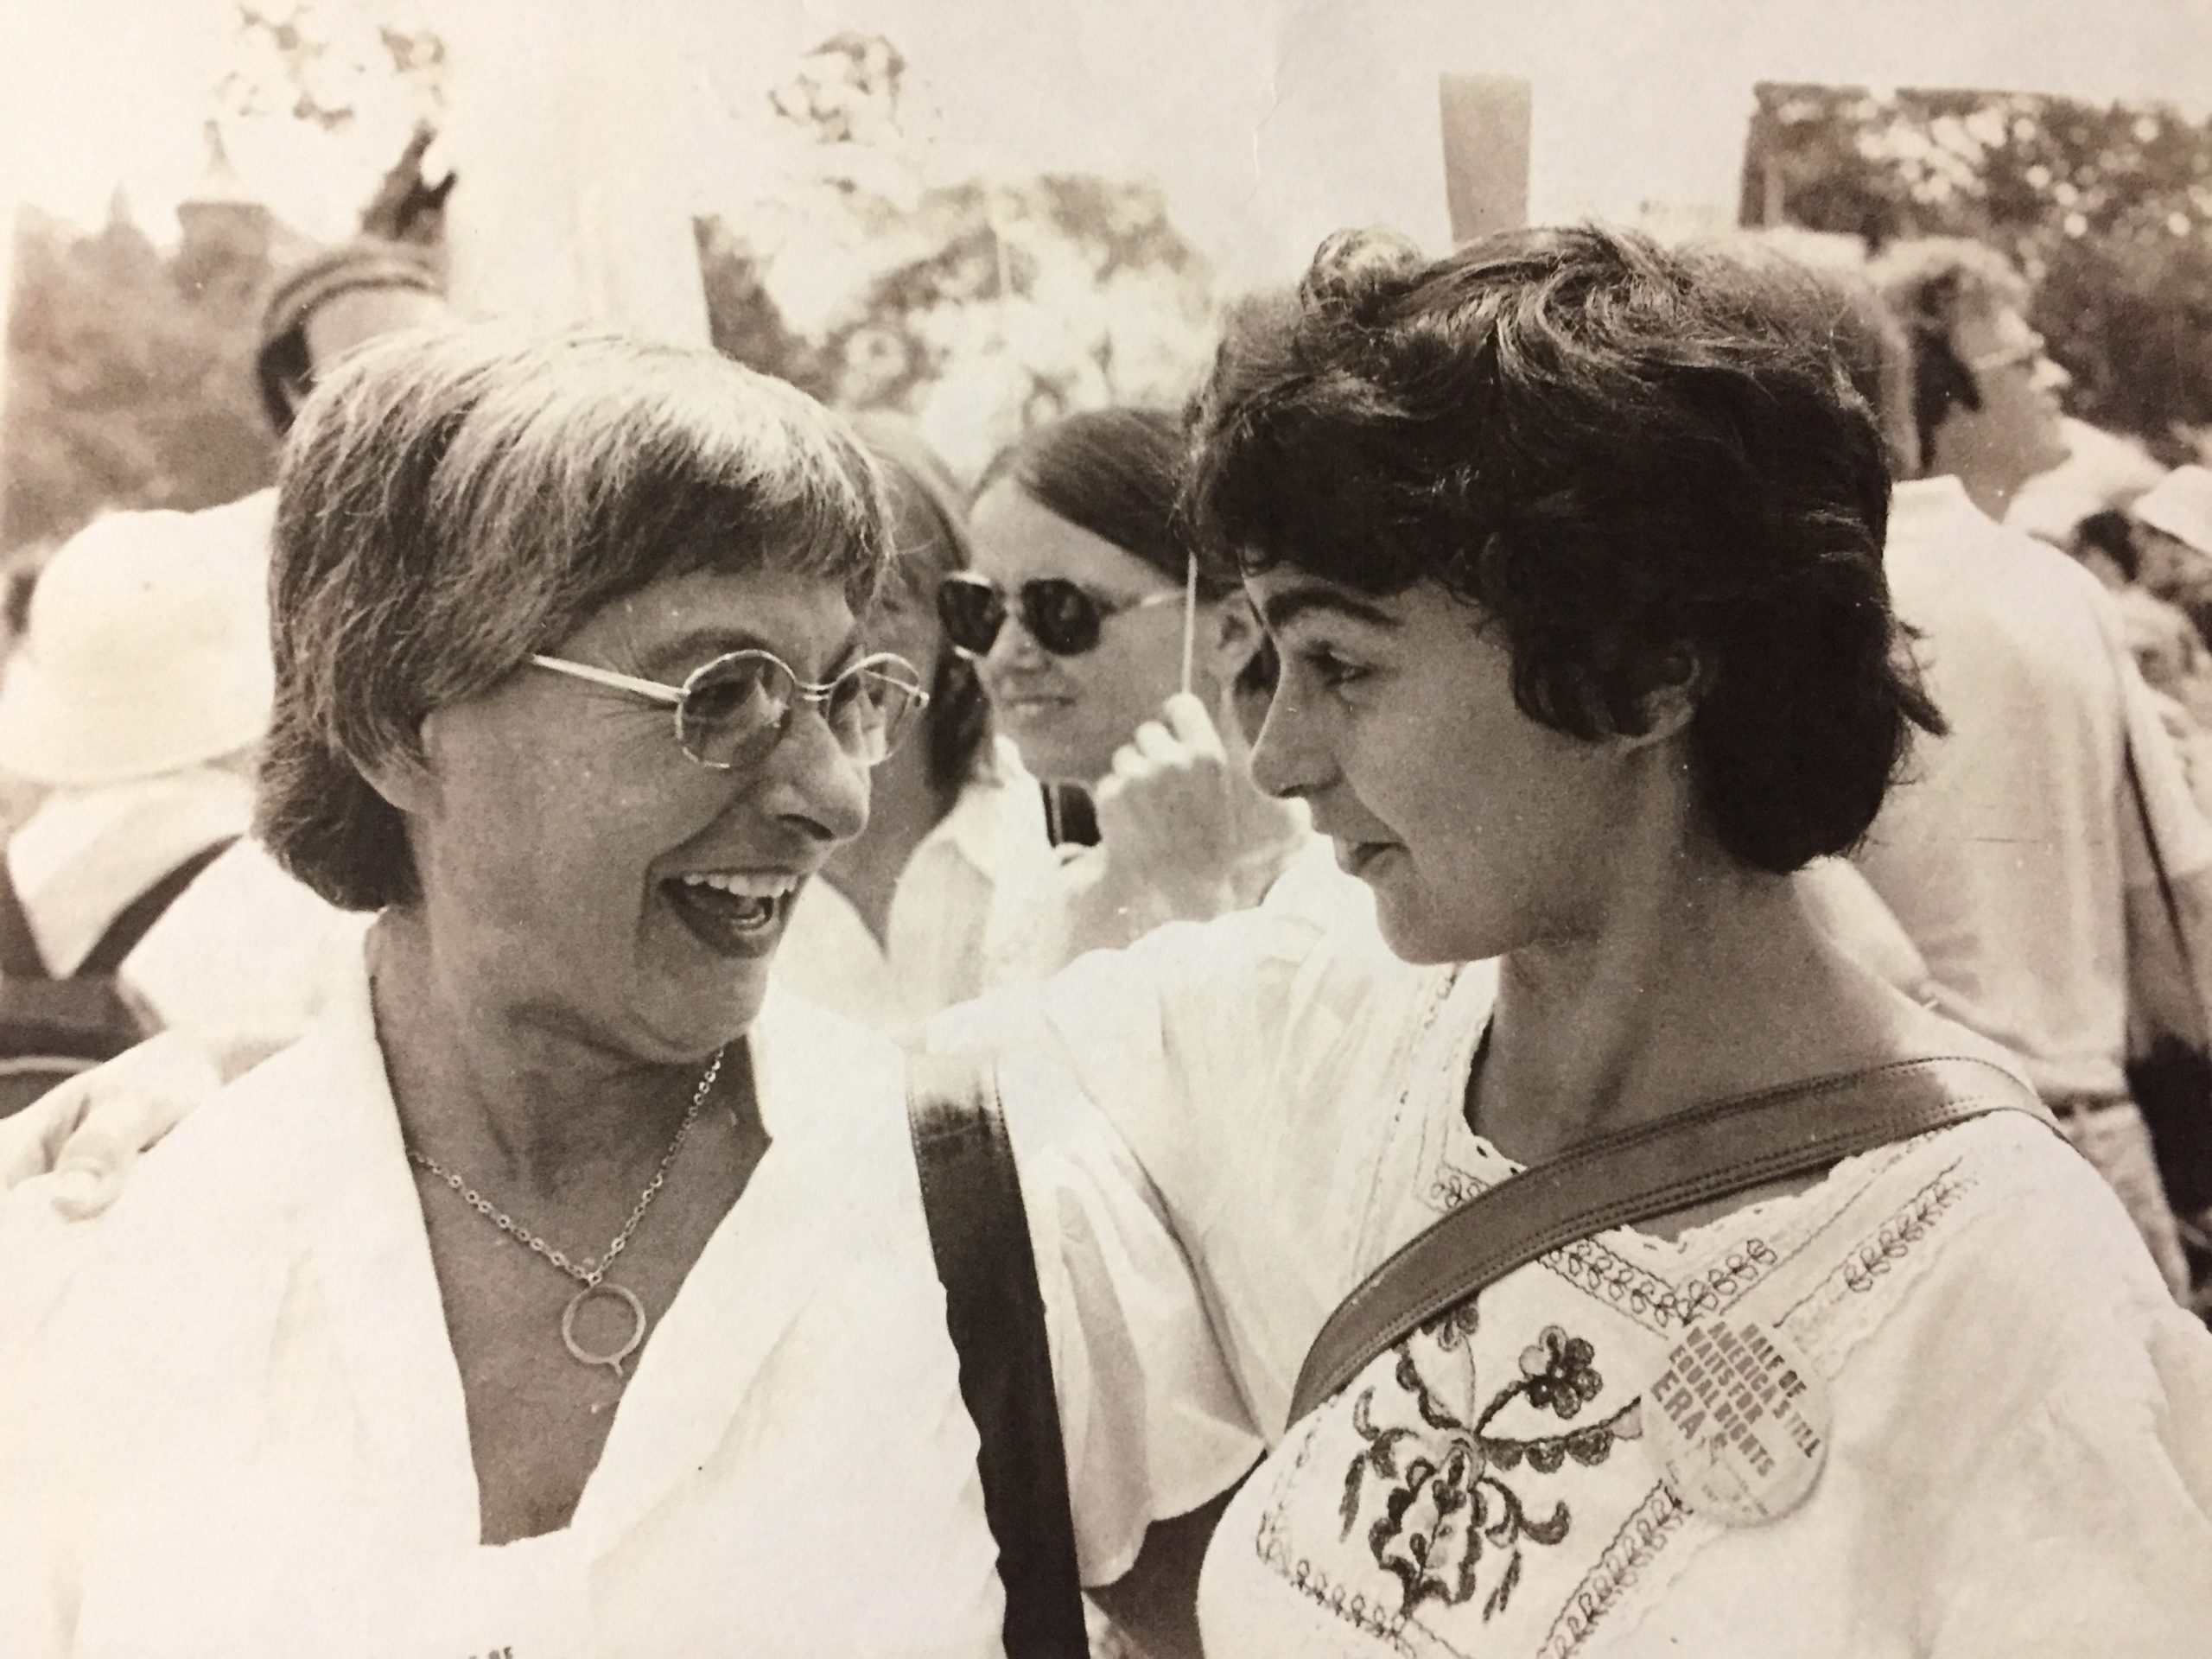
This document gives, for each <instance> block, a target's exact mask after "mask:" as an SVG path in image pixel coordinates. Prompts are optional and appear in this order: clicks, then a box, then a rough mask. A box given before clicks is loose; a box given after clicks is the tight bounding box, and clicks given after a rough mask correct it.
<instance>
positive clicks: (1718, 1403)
mask: <svg viewBox="0 0 2212 1659" xmlns="http://www.w3.org/2000/svg"><path fill="white" fill-rule="evenodd" d="M1642 1415H1643V1432H1644V1433H1645V1434H1646V1435H1648V1436H1649V1437H1650V1440H1651V1444H1652V1447H1653V1450H1654V1451H1655V1452H1657V1454H1658V1457H1659V1461H1660V1464H1661V1465H1662V1467H1663V1468H1664V1469H1665V1471H1666V1475H1667V1484H1668V1485H1669V1487H1671V1488H1672V1489H1673V1491H1674V1493H1675V1497H1678V1498H1680V1499H1681V1501H1682V1503H1683V1506H1684V1507H1685V1508H1687V1509H1688V1510H1690V1511H1691V1512H1692V1513H1693V1514H1695V1515H1701V1516H1706V1517H1707V1518H1708V1519H1710V1520H1713V1521H1717V1522H1719V1523H1720V1524H1721V1525H1723V1526H1728V1527H1756V1526H1759V1525H1762V1524H1764V1522H1769V1521H1772V1520H1776V1519H1777V1518H1778V1517H1780V1516H1785V1515H1787V1514H1789V1512H1790V1511H1791V1510H1794V1509H1796V1507H1797V1506H1798V1505H1799V1504H1800V1503H1803V1502H1804V1501H1805V1499H1806V1498H1807V1497H1808V1496H1809V1495H1810V1494H1811V1492H1812V1490H1813V1487H1814V1485H1815V1484H1816V1483H1817V1482H1818V1481H1819V1479H1820V1478H1821V1465H1823V1464H1824V1463H1825V1462H1826V1461H1827V1450H1828V1433H1829V1425H1830V1423H1831V1421H1833V1413H1832V1411H1831V1409H1830V1405H1829V1400H1828V1391H1827V1379H1826V1378H1825V1377H1823V1376H1821V1375H1820V1373H1819V1372H1818V1371H1816V1370H1815V1369H1814V1368H1813V1366H1812V1364H1811V1363H1810V1362H1809V1361H1808V1360H1807V1359H1806V1358H1805V1357H1804V1355H1803V1354H1802V1352H1800V1351H1798V1349H1797V1347H1796V1344H1794V1343H1793V1342H1791V1341H1790V1340H1789V1338H1787V1337H1784V1336H1783V1334H1782V1333H1781V1332H1778V1331H1772V1330H1770V1329H1768V1328H1767V1327H1766V1326H1765V1325H1762V1324H1761V1323H1760V1322H1759V1321H1758V1320H1757V1319H1751V1318H1742V1319H1726V1318H1722V1319H1707V1320H1700V1322H1699V1323H1697V1324H1695V1325H1691V1326H1690V1327H1689V1329H1688V1330H1687V1331H1686V1332H1683V1333H1682V1337H1681V1340H1680V1341H1679V1342H1677V1343H1676V1344H1675V1346H1674V1348H1673V1349H1672V1350H1671V1351H1669V1353H1668V1356H1667V1368H1666V1370H1663V1371H1662V1372H1661V1373H1660V1376H1659V1379H1658V1381H1656V1383H1653V1384H1652V1385H1651V1388H1650V1391H1649V1393H1648V1394H1647V1395H1645V1396H1644V1409H1643V1414H1642Z"/></svg>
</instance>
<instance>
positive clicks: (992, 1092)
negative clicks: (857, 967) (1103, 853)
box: [906, 1053, 1090, 1659]
mask: <svg viewBox="0 0 2212 1659" xmlns="http://www.w3.org/2000/svg"><path fill="white" fill-rule="evenodd" d="M906 1114H907V1122H908V1125H909V1127H910V1128H912V1132H913V1137H914V1164H915V1167H916V1169H917V1170H918V1172H919V1173H920V1175H921V1185H922V1211H923V1213H924V1215H925V1217H926V1218H927V1220H928V1222H929V1230H930V1249H931V1252H932V1253H933V1254H934V1255H935V1256H936V1258H937V1273H938V1279H939V1280H940V1281H943V1283H944V1322H945V1325H946V1327H947V1329H948V1330H950V1332H951V1334H952V1345H953V1348H954V1350H955V1351H957V1353H958V1355H959V1357H960V1397H961V1398H962V1399H963V1400H964V1401H965V1402H967V1405H968V1414H969V1416H970V1417H971V1418H973V1419H974V1420H975V1424H976V1436H977V1438H978V1440H979V1442H980V1445H979V1446H978V1449H977V1452H976V1468H977V1471H978V1472H979V1473H980V1474H981V1475H982V1485H983V1513H984V1515H985V1516H986V1517H987V1518H988V1521H989V1522H990V1527H991V1536H992V1537H993V1538H995V1539H996V1540H997V1541H998V1547H999V1577H1000V1580H1001V1581H1002V1582H1003V1583H1004V1585H1005V1586H1006V1630H1005V1634H1006V1651H1007V1659H1084V1656H1086V1655H1087V1654H1088V1652H1089V1650H1090V1639H1089V1637H1088V1636H1087V1635H1086V1633H1085V1631H1084V1618H1083V1587H1082V1581H1081V1580H1080V1578H1079V1577H1078V1575H1077V1567H1076V1553H1075V1521H1074V1517H1073V1516H1072V1514H1071V1510H1070V1509H1069V1503H1068V1478H1067V1462H1066V1455H1065V1452H1063V1451H1062V1449H1061V1440H1060V1412H1059V1406H1058V1402H1057V1401H1056V1399H1055V1396H1054V1395H1053V1392H1052V1348H1051V1344H1050V1342H1049V1340H1048V1339H1047V1337H1046V1330H1045V1300H1044V1297H1043V1295H1042V1294H1041V1293H1040V1292H1039V1289H1038V1287H1037V1262H1036V1257H1035V1256H1034V1255H1033V1253H1032V1250H1031V1245H1030V1239H1029V1219H1028V1216H1027V1212H1026V1211H1024V1210H1023V1208H1022V1203H1021V1185H1020V1180H1019V1179H1018V1177H1017V1175H1016V1173H1015V1169H1014V1147H1013V1145H1012V1143H1011V1142H1010V1141H1008V1140H1007V1130H1006V1119H1005V1116H1004V1115H1003V1113H1002V1112H1001V1109H1000V1107H999V1098H998V1082H997V1077H996V1073H995V1070H994V1067H993V1065H992V1062H991V1060H990V1059H989V1058H988V1057H987V1056H984V1055H979V1054H972V1053H955V1054H916V1055H912V1056H910V1057H909V1058H908V1060H907V1063H906Z"/></svg>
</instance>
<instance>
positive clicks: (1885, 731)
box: [1184, 226, 1942, 872]
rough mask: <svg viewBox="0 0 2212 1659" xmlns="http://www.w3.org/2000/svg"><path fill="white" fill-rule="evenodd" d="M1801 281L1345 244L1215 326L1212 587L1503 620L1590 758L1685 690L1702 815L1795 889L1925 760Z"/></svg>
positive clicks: (1199, 455) (1840, 406) (1190, 479)
mask: <svg viewBox="0 0 2212 1659" xmlns="http://www.w3.org/2000/svg"><path fill="white" fill-rule="evenodd" d="M1788 282H1789V277H1788V276H1787V275H1786V274H1785V273H1784V272H1783V271H1781V270H1761V269H1758V268H1757V267H1754V266H1751V265H1747V264H1744V263H1743V262H1739V261H1734V260H1730V259H1726V258H1722V257H1717V256H1707V255H1700V254H1697V253H1694V252H1669V251H1664V250H1662V249H1661V248H1660V247H1659V246H1658V245H1656V244H1655V243H1653V242H1651V241H1650V240H1649V239H1647V238H1643V237H1641V236H1637V235H1634V234H1630V233H1626V232H1616V231H1611V230H1605V229H1600V228H1597V227H1594V226H1581V227H1574V228H1566V229H1544V230H1531V231H1516V232H1509V233H1505V234H1503V235H1497V236H1492V237H1489V238H1483V239H1480V240H1478V241H1476V242H1473V243H1471V244H1469V245H1466V246H1465V247H1464V248H1462V249H1460V250H1459V251H1457V252H1454V253H1452V254H1451V255H1449V256H1447V257H1444V258H1441V259H1437V260H1433V261H1430V260H1425V259H1423V258H1422V257H1421V256H1420V255H1419V254H1418V252H1417V251H1414V249H1412V248H1411V247H1410V245H1407V244H1405V243H1403V242H1402V241H1399V240H1396V239H1395V238H1385V237H1379V236H1376V235H1375V234H1373V233H1369V232H1344V233H1342V234H1340V235H1338V236H1336V237H1333V238H1331V239H1330V240H1329V241H1327V242H1325V243H1324V244H1323V245H1322V247H1321V250H1320V251H1319V253H1318V254H1317V255H1316V256H1315V258H1314V261H1313V267H1312V269H1311V270H1309V271H1308V272H1307V273H1306V277H1305V279H1304V281H1303V283H1301V284H1300V287H1299V289H1297V291H1296V292H1295V294H1294V295H1290V296H1276V297H1274V298H1272V299H1268V300H1262V301H1258V302H1249V303H1248V304H1246V305H1245V306H1244V307H1243V308H1241V309H1240V310H1238V311H1237V312H1236V313H1235V314H1233V315H1232V316H1231V319H1230V323H1229V326H1228V328H1227V330H1226V332H1225V334H1224V339H1223V341H1222V344H1221V346H1220V347H1219V348H1218V351H1217V354H1216V358H1215V361H1214V365H1213V369H1212V372H1211V377H1210V378H1209V380H1208V382H1207V384H1206V385H1205V388H1204V390H1203V391H1201V392H1200V393H1199V394H1198V397H1197V398H1196V399H1195V400H1194V403H1193V404H1192V459H1191V466H1190V469H1189V473H1188V475H1187V481H1186V484H1185V496H1184V505H1185V513H1186V516H1187V518H1188V520H1189V522H1190V523H1191V524H1192V527H1193V531H1194V533H1195V534H1196V536H1197V537H1198V540H1199V542H1200V543H1201V544H1202V546H1204V547H1205V549H1206V550H1207V552H1208V555H1209V556H1210V557H1213V558H1216V559H1230V560H1234V561H1235V562H1236V563H1237V564H1238V565H1239V566H1241V568H1242V569H1243V570H1245V571H1246V572H1248V573H1249V572H1253V571H1258V570H1262V569H1268V568H1270V567H1272V566H1274V565H1277V564H1288V565H1291V566H1294V567H1295V568H1297V569H1300V570H1303V571H1307V572H1310V573H1312V574H1313V575H1317V576H1319V577H1321V578H1323V579H1324V580H1327V581H1331V582H1338V583H1341V584H1343V585H1344V586H1346V587H1348V588H1353V589H1355V590H1356V591H1359V592H1363V593H1366V594H1376V595H1383V594H1396V593H1401V592H1403V591H1405V590H1406V589H1408V588H1412V587H1414V586H1415V585H1416V584H1418V583H1421V582H1436V583H1437V584H1439V585H1440V587H1442V588H1444V589H1446V591H1447V592H1448V593H1450V594H1452V595H1454V596H1455V597H1457V598H1459V599H1460V600H1461V601H1465V602H1466V603H1468V604H1470V605H1471V606H1473V607H1477V608H1478V610H1479V611H1481V612H1482V613H1485V614H1486V615H1487V616H1488V617H1490V618H1491V619H1494V620H1496V622H1497V624H1498V625H1499V626H1501V627H1502V629H1503V637H1504V638H1505V639H1506V641H1507V643H1508V645H1509V646H1510V650H1511V652H1512V655H1513V687H1514V696H1515V700H1516V702H1517V703H1518V704H1519V705H1520V707H1521V709H1522V710H1523V711H1524V712H1525V713H1526V714H1528V715H1529V716H1530V717H1531V718H1532V719H1535V720H1537V721H1541V722H1543V723H1544V724H1546V725H1548V726H1550V727H1552V728H1554V729H1556V730H1558V731H1560V732H1564V733H1567V734H1571V735H1573V736H1576V737H1580V738H1582V739H1585V740H1588V741H1595V740H1596V739H1598V738H1599V737H1600V736H1602V735H1605V734H1618V733H1627V732H1635V731H1639V730H1642V729H1644V728H1645V721H1646V720H1647V715H1646V714H1645V709H1646V708H1647V706H1648V700H1649V694H1650V693H1651V691H1652V690H1654V689H1656V687H1657V686H1659V685H1661V684H1663V683H1669V682H1670V681H1674V680H1676V679H1678V678H1679V677H1680V672H1681V668H1682V666H1683V664H1685V663H1688V664H1692V665H1693V666H1694V672H1695V677H1694V682H1693V695H1694V699H1695V710H1694V714H1693V716H1692V718H1691V721H1690V725H1689V728H1688V748H1689V755H1690V763H1691V769H1692V773H1693V779H1694V789H1695V791H1696V796H1697V799H1698V802H1699V804H1700V809H1701V810H1702V812H1703V813H1704V815H1705V817H1706V819H1707V822H1708V823H1709V824H1710V825H1711V827H1712V829H1713V831H1714V833H1715V834H1716V835H1717V836H1718V838H1719V842H1720V843H1721V845H1722V846H1723V847H1724V848H1725V849H1726V850H1727V851H1728V853H1729V854H1730V855H1732V856H1733V857H1734V858H1735V859H1737V860H1738V861H1739V862H1741V863H1743V864H1745V865H1747V866H1750V867H1751V868H1758V869H1763V870H1769V871H1775V872H1787V871H1789V870H1794V869H1796V868H1799V867H1800V866H1802V865H1803V864H1804V863H1806V862H1807V861H1809V860H1811V859H1813V858H1815V857H1819V856H1821V855H1825V854H1830V853H1838V852H1842V851H1845V850H1847V849H1849V848H1851V847H1852V846H1853V845H1854V844H1855V843H1856V842H1858V841H1859V838H1860V837H1861V836H1863V835H1865V833H1866V829H1867V826H1868V825H1869V824H1871V823H1872V822H1873V819H1874V816H1875V814H1876V812H1877V811H1878V810H1879V809H1880V806H1881V804H1882V798H1883V796H1884V794H1885V792H1886V791H1887V789H1888V787H1889V785H1890V782H1891V779H1892V777H1893V776H1894V775H1895V774H1896V772H1897V768H1898V766H1899V765H1900V763H1901V761H1902V760H1903V757H1904V753H1905V752H1906V750H1907V747H1908V745H1909V743H1910V737H1911V728H1913V727H1916V726H1917V727H1920V728H1923V729H1926V730H1929V731H1940V730H1941V729H1942V716H1941V715H1939V714H1938V713H1937V711H1936V708H1935V706H1934V705H1933V704H1932V703H1931V702H1929V700H1928V698H1927V696H1925V694H1924V693H1923V691H1922V690H1920V688H1919V685H1918V683H1917V681H1916V677H1915V676H1914V672H1913V670H1912V668H1911V665H1910V658H1909V657H1908V656H1907V654H1906V653H1905V652H1904V650H1903V648H1902V645H1901V641H1900V637H1899V632H1898V628H1897V623H1896V620H1895V619H1894V616H1893V614H1892V613H1891V608H1890V600H1889V588H1888V584H1887V582H1886V581H1885V577H1884V575H1883V569H1882V543H1883V537H1884V535H1885V529H1886V524H1887V518H1888V510H1889V490H1890V482H1889V475H1888V473H1887V470H1886V467H1885V459H1884V451H1883V443H1882V437H1881V434H1880V432H1879V430H1878V428H1877V426H1876V423H1875V420H1874V418H1873V416H1872V412H1871V411H1870V410H1869V409H1868V408H1867V406H1866V402H1865V401H1864V399H1863V398H1861V397H1859V395H1858V394H1857V393H1856V392H1855V391H1853V388H1852V386H1851V384H1850V382H1849V379H1848V378H1847V375H1846V373H1845V371H1844V369H1843V367H1842V366H1841V365H1840V363H1839V361H1838V360H1837V358H1836V356H1835V354H1834V351H1833V350H1832V349H1831V347H1830V346H1829V345H1828V343H1827V340H1825V339H1823V338H1814V339H1808V338H1806V337H1805V334H1804V331H1803V330H1802V328H1801V327H1798V326H1797V323H1798V320H1799V319H1800V318H1801V317H1802V314H1803V313H1802V302H1801V300H1800V299H1799V298H1797V297H1794V296H1790V295H1789V294H1785V293H1784V292H1783V289H1782V287H1779V286H1777V285H1779V284H1786V283H1788Z"/></svg>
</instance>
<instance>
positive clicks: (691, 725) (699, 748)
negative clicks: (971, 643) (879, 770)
mask: <svg viewBox="0 0 2212 1659" xmlns="http://www.w3.org/2000/svg"><path fill="white" fill-rule="evenodd" d="M530 664H531V667H533V668H543V669H550V670H551V671H553V672H554V673H556V674H566V675H568V676H569V677H571V678H573V679H579V680H588V681H589V682H591V683H593V684H594V685H604V686H609V687H612V688H613V690H617V691H627V692H629V693H630V694H631V695H632V696H639V697H644V698H645V699H647V700H648V701H650V702H661V703H667V704H669V705H670V706H671V707H672V708H673V709H675V711H676V741H677V742H678V743H679V744H681V745H682V746H683V753H686V754H688V755H690V757H691V759H692V760H696V761H697V762H698V763H699V764H700V765H701V766H711V767H713V768H714V769H715V771H717V772H726V771H728V770H730V769H731V768H733V767H736V766H749V765H752V764H754V763H756V762H758V761H760V760H765V759H766V757H767V755H768V753H770V752H771V751H772V749H774V747H776V745H777V744H778V743H779V742H780V741H782V740H783V737H784V734H785V733H786V732H788V731H790V729H791V716H792V715H793V713H794V712H795V711H796V709H798V705H799V704H800V703H802V702H809V703H812V704H813V705H814V706H815V708H817V709H819V710H820V711H821V714H822V719H823V723H824V724H825V725H827V726H828V727H829V733H830V735H831V736H832V737H834V738H836V741H837V747H839V748H840V749H842V750H843V751H844V753H846V754H847V755H849V756H850V757H851V758H852V759H853V760H857V761H859V762H860V764H861V765H862V766H880V765H881V764H882V763H883V762H884V761H885V760H887V759H889V758H890V756H891V754H892V753H893V751H895V750H896V749H897V748H898V747H899V743H900V741H902V740H904V738H905V737H906V734H907V732H908V731H909V730H910V729H911V728H912V725H913V721H914V716H915V715H917V714H918V713H920V712H921V710H922V709H923V708H924V707H925V706H926V705H927V704H928V702H929V700H930V699H929V693H928V692H926V691H925V690H922V682H921V674H920V671H918V670H917V669H916V668H915V666H914V665H913V664H912V663H910V662H908V661H907V660H906V658H904V657H899V656H894V655H893V653H891V652H878V653H876V654H875V655H874V656H872V657H864V658H861V660H860V661H859V662H857V663H855V664H853V665H852V666H851V667H850V668H849V669H847V670H845V671H844V672H843V673H842V674H839V675H837V676H836V677H835V678H833V679H829V680H826V681H823V683H820V684H816V683H813V682H811V681H807V680H802V679H800V678H799V677H798V675H797V674H796V673H795V672H793V671H792V670H791V665H790V664H788V663H786V662H785V661H784V659H783V658H780V657H778V656H777V655H776V654H775V653H774V652H766V651H751V650H747V651H733V652H729V653H728V655H726V656H721V657H717V658H715V659H714V660H713V661H712V662H709V663H705V664H702V665H701V666H700V667H698V668H696V669H695V670H693V671H692V672H691V673H690V674H689V675H687V676H686V677H684V681H683V684H681V685H666V684H664V683H661V682H660V681H658V680H645V679H639V678H638V677H636V676H635V675H631V674H618V673H616V672H615V671H613V669H610V668H596V667H594V666H593V665H592V664H589V663H575V662H570V661H569V659H568V658H565V657H550V656H545V655H543V654H536V655H533V656H531V658H530Z"/></svg>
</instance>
